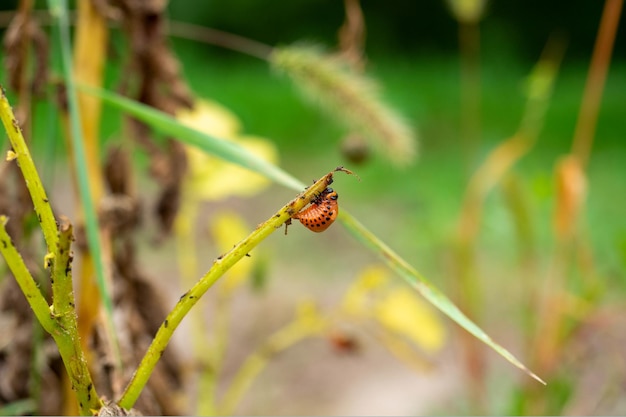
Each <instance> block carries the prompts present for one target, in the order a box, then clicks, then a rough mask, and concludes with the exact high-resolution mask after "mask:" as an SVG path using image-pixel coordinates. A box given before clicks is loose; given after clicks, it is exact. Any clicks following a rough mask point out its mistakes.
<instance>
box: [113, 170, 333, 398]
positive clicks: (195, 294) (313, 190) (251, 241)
mask: <svg viewBox="0 0 626 417" xmlns="http://www.w3.org/2000/svg"><path fill="white" fill-rule="evenodd" d="M333 172H334V171H333ZM333 172H330V173H328V174H326V175H325V176H324V177H322V178H321V179H320V180H318V181H317V182H315V184H313V185H312V186H311V187H309V188H308V189H306V190H305V191H304V192H302V193H300V194H299V195H298V196H297V197H296V198H295V199H294V200H292V201H291V202H289V203H288V204H287V205H285V206H284V207H283V208H281V209H280V210H279V211H278V212H277V213H276V214H275V215H273V216H272V217H270V218H269V219H268V220H266V221H265V222H264V223H263V224H261V225H259V226H258V227H257V228H256V229H255V230H254V231H253V232H252V233H251V234H250V235H249V236H248V237H247V238H245V239H244V240H242V241H241V242H239V243H238V244H237V245H235V246H234V247H233V249H231V250H230V251H229V252H227V253H226V254H224V255H222V256H220V257H218V258H217V259H216V260H215V261H214V262H213V266H212V267H211V269H210V270H209V271H208V272H207V273H206V274H205V275H204V276H203V277H202V278H201V279H200V281H198V283H197V284H196V285H194V286H193V287H192V288H191V289H190V290H189V291H187V292H186V293H185V294H183V295H182V296H181V298H180V300H179V301H178V304H176V306H175V307H174V309H173V310H172V311H171V312H170V314H169V315H168V316H167V318H166V319H165V320H164V321H163V324H161V327H159V330H158V331H157V334H156V336H155V337H154V340H153V341H152V344H151V345H150V347H149V348H148V351H147V352H146V354H145V356H144V357H143V359H142V361H141V363H140V364H139V367H138V368H137V370H136V371H135V374H134V375H133V378H132V379H131V381H130V383H129V384H128V386H127V387H126V390H125V391H124V394H123V395H122V398H121V399H120V400H119V402H118V404H119V405H120V406H121V407H122V408H125V409H127V410H128V409H130V408H131V407H132V406H133V405H134V404H135V401H137V398H138V397H139V394H140V393H141V391H142V389H143V387H144V386H145V385H146V383H147V382H148V379H149V378H150V375H151V374H152V371H153V370H154V367H155V366H156V364H157V362H158V360H159V359H160V358H161V355H162V354H163V351H164V350H165V348H166V347H167V344H168V343H169V341H170V339H171V338H172V335H173V334H174V330H176V328H177V327H178V325H179V324H180V323H181V321H182V320H183V318H185V316H186V315H187V313H189V311H190V310H191V308H192V307H193V306H194V305H195V304H196V303H197V302H198V300H199V299H200V297H202V296H203V295H204V293H206V291H207V290H208V289H209V288H211V287H212V286H213V284H214V283H215V282H216V281H217V280H218V279H219V278H220V277H221V276H222V275H224V273H225V272H226V271H228V270H229V269H230V268H231V267H232V266H233V265H235V264H236V263H237V262H238V261H239V260H241V258H243V257H244V256H246V254H248V253H249V252H250V251H251V250H252V249H253V248H254V247H256V246H257V245H258V244H259V243H261V242H262V241H263V240H264V239H265V238H266V237H268V236H269V235H270V234H272V233H274V232H275V231H276V230H277V229H278V228H280V227H281V226H282V225H283V223H285V222H286V221H288V220H290V219H291V216H293V215H294V214H296V213H298V212H299V211H300V210H302V209H303V208H304V206H306V205H307V204H309V203H310V202H311V201H313V200H314V199H315V198H316V196H317V195H319V194H320V193H321V192H322V191H324V190H325V189H326V187H327V186H328V185H329V184H330V183H332V178H333Z"/></svg>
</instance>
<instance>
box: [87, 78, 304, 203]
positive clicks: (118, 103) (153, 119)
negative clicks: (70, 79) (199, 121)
mask: <svg viewBox="0 0 626 417" xmlns="http://www.w3.org/2000/svg"><path fill="white" fill-rule="evenodd" d="M78 87H79V88H80V89H81V90H82V91H85V92H87V93H89V94H92V95H95V96H97V97H100V98H101V99H102V100H103V101H104V102H106V103H108V104H111V105H113V106H115V107H117V108H119V109H122V110H124V111H126V112H128V113H130V114H131V115H133V117H135V118H137V119H138V120H141V121H142V122H144V123H146V124H148V125H150V126H152V127H153V128H154V129H156V130H158V131H160V132H161V133H164V134H166V135H169V136H172V137H174V138H176V139H178V140H180V141H182V142H185V143H187V144H189V145H193V146H196V147H198V148H200V149H202V150H203V151H205V152H208V153H210V154H213V155H215V156H217V157H219V158H222V159H224V160H225V161H228V162H232V163H235V164H238V165H241V166H243V167H244V168H247V169H250V170H252V171H255V172H258V173H259V174H262V175H264V176H266V177H267V178H270V179H271V180H274V181H276V182H277V183H278V184H281V185H284V186H285V187H288V188H291V189H293V190H298V191H299V190H301V189H302V188H304V187H305V185H304V184H303V183H301V182H300V181H298V180H297V179H295V178H293V177H292V176H290V175H289V174H287V173H286V172H284V171H282V170H281V169H280V168H278V167H276V166H275V165H272V164H270V163H268V162H266V161H264V160H263V159H260V158H258V157H257V156H256V155H254V154H253V153H251V152H250V151H248V150H246V149H244V148H242V147H241V146H239V145H237V144H235V143H233V142H230V141H226V140H221V139H219V138H215V137H213V136H210V135H207V134H206V133H202V132H199V131H197V130H194V129H192V128H190V127H187V126H185V125H183V124H181V123H179V122H178V121H177V120H176V119H175V118H174V117H172V116H170V115H168V114H165V113H163V112H160V111H158V110H156V109H153V108H152V107H148V106H145V105H143V104H140V103H138V102H136V101H133V100H130V99H128V98H125V97H122V96H120V95H118V94H114V93H111V92H109V91H106V90H103V89H99V88H93V87H90V86H86V85H79V86H78Z"/></svg>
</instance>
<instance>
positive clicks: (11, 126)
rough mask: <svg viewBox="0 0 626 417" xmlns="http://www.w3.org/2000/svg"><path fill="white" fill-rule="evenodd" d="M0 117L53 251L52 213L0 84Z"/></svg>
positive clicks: (48, 244)
mask: <svg viewBox="0 0 626 417" xmlns="http://www.w3.org/2000/svg"><path fill="white" fill-rule="evenodd" d="M0 118H1V119H2V124H3V125H4V129H5V130H6V132H7V135H8V136H9V142H11V146H12V148H13V152H14V153H15V155H14V157H15V158H16V159H17V163H18V165H19V167H20V170H21V171H22V175H23V176H24V181H25V182H26V187H27V188H28V192H29V193H30V198H31V199H32V200H33V206H34V207H35V212H36V213H37V218H38V219H39V223H40V224H41V229H42V230H43V235H44V238H45V240H46V245H47V247H48V253H54V251H55V250H56V245H57V227H56V221H55V219H54V214H53V213H52V208H51V207H50V203H49V202H48V197H47V195H46V190H45V189H44V188H43V184H42V183H41V180H40V179H39V175H38V174H37V169H36V168H35V163H34V162H33V159H32V157H31V156H30V151H29V150H28V147H27V146H26V142H25V141H24V136H23V135H22V129H20V125H19V122H18V121H17V119H16V118H15V115H14V114H13V109H12V108H11V105H10V104H9V101H8V100H7V97H6V94H5V91H4V88H3V87H2V86H0Z"/></svg>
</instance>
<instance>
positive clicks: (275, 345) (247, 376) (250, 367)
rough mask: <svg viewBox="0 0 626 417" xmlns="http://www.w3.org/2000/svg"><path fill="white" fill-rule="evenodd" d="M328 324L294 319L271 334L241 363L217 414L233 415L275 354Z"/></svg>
mask: <svg viewBox="0 0 626 417" xmlns="http://www.w3.org/2000/svg"><path fill="white" fill-rule="evenodd" d="M327 323H328V322H327V321H326V320H324V319H323V318H319V320H316V321H313V322H312V321H311V320H302V318H300V317H298V318H296V319H295V320H294V321H293V322H292V323H291V324H289V325H287V326H286V327H284V328H283V329H281V330H279V331H278V332H276V333H275V334H273V335H272V336H271V337H270V338H269V339H268V341H267V343H265V344H264V345H263V346H262V347H261V348H260V349H258V350H257V352H255V353H253V354H252V355H250V356H249V357H248V358H247V359H246V361H245V362H244V363H243V365H242V366H241V368H239V371H238V372H237V374H236V375H235V376H234V377H233V382H232V383H231V385H230V387H229V388H228V391H227V392H226V393H225V394H224V399H223V401H222V404H221V405H220V408H219V414H220V415H223V416H229V415H233V414H234V412H235V407H237V404H239V403H240V402H241V398H242V397H243V395H244V394H245V392H246V391H247V389H248V388H249V387H250V385H252V382H254V379H255V378H256V376H257V375H258V374H259V373H260V372H261V371H262V370H263V368H265V366H266V365H267V363H268V361H269V360H270V359H271V358H272V356H274V355H275V354H277V353H279V352H282V351H284V350H286V349H287V348H289V347H291V346H293V345H294V344H296V343H298V342H300V341H301V340H304V339H306V338H307V337H311V336H313V335H316V334H319V333H320V332H322V331H323V330H324V328H325V327H326V324H327Z"/></svg>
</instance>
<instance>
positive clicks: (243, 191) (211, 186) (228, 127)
mask: <svg viewBox="0 0 626 417" xmlns="http://www.w3.org/2000/svg"><path fill="white" fill-rule="evenodd" d="M176 117H177V119H178V120H179V121H180V122H182V123H184V124H185V125H187V126H189V127H192V128H194V129H197V130H200V131H202V132H205V133H208V134H210V135H212V136H215V137H216V138H218V139H223V140H227V141H233V142H236V143H237V144H239V145H241V146H243V147H244V148H246V149H247V150H249V151H251V152H252V153H254V154H256V155H257V156H259V157H261V158H263V159H265V160H266V161H268V162H272V163H276V162H278V151H277V149H276V146H274V144H273V143H272V142H271V141H270V140H268V139H266V138H261V137H255V136H241V135H240V133H239V132H240V130H241V123H240V122H239V119H237V117H236V116H235V115H234V114H233V113H232V112H231V111H230V110H228V109H227V108H225V107H223V106H221V105H220V104H218V103H215V102H212V101H208V100H198V101H196V103H195V105H194V107H193V109H191V110H181V111H180V112H179V113H178V114H177V116H176ZM185 149H186V152H187V158H188V166H189V171H188V176H187V179H186V183H187V184H186V185H187V187H188V188H189V194H190V195H192V196H194V197H196V198H198V199H201V200H221V199H224V198H226V197H229V196H242V197H247V196H251V195H254V194H257V193H259V192H260V191H261V190H262V189H263V188H265V187H266V186H268V185H269V184H270V181H269V180H267V179H266V178H265V177H263V176H261V175H260V174H256V173H254V172H251V171H249V170H247V169H245V168H242V167H240V166H238V165H235V164H231V163H229V162H225V161H223V160H221V159H218V158H215V157H212V156H211V155H208V154H206V153H205V152H203V151H201V150H199V149H197V148H195V147H192V146H186V147H185Z"/></svg>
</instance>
